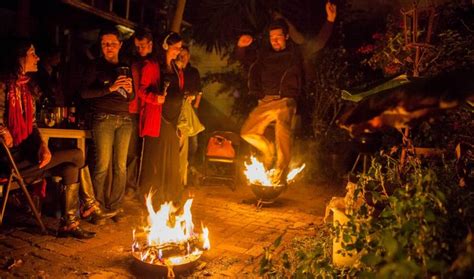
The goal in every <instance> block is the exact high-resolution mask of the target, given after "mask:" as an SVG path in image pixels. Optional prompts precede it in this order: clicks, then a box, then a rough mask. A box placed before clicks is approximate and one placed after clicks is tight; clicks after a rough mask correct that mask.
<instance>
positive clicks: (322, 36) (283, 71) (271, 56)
mask: <svg viewBox="0 0 474 279" xmlns="http://www.w3.org/2000/svg"><path fill="white" fill-rule="evenodd" d="M332 28H333V23H330V22H328V21H326V23H325V24H324V26H323V27H322V28H321V31H320V32H319V34H318V36H316V37H315V38H309V39H307V40H306V42H305V43H304V44H303V45H296V44H295V43H293V42H292V41H291V40H288V41H287V47H286V48H285V50H283V51H280V52H275V51H274V50H273V49H271V48H270V47H266V48H260V49H257V48H255V46H254V44H252V45H251V46H249V47H246V48H239V47H236V49H235V58H236V59H237V60H238V61H239V62H240V63H241V64H242V65H243V66H244V67H246V68H248V71H249V77H248V87H249V93H250V94H255V95H256V96H258V97H260V98H262V97H264V96H265V95H280V96H281V97H291V98H297V97H298V95H299V94H300V92H301V90H302V84H303V83H304V80H305V79H308V78H309V77H310V76H311V73H310V67H309V63H308V59H307V58H310V57H312V56H314V54H315V53H316V52H318V51H319V50H320V49H322V48H323V47H324V46H325V44H326V42H327V41H328V39H329V36H330V35H331V32H332ZM267 45H268V44H267ZM303 57H304V58H306V59H305V60H304V59H303Z"/></svg>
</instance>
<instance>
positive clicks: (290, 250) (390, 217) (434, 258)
mask: <svg viewBox="0 0 474 279" xmlns="http://www.w3.org/2000/svg"><path fill="white" fill-rule="evenodd" d="M361 196H362V197H364V199H365V200H366V202H365V203H363V204H362V205H361V206H360V207H355V208H352V210H348V211H346V213H347V216H348V218H349V221H348V222H347V223H346V224H336V225H335V226H334V229H331V228H330V227H329V226H328V225H324V226H319V227H316V229H317V230H318V231H317V232H318V234H317V235H316V236H314V237H312V238H307V239H303V240H301V239H296V240H295V242H294V243H296V245H292V246H290V247H286V248H287V249H285V250H284V252H283V253H282V254H281V257H280V259H279V260H278V261H277V260H274V261H273V262H272V266H271V268H270V269H265V268H264V269H262V270H263V271H264V273H265V274H270V273H272V274H273V275H274V276H275V277H280V276H283V277H288V276H289V275H291V276H292V277H294V278H301V277H305V278H313V277H340V276H350V277H354V276H357V277H363V278H393V277H395V278H417V277H423V278H426V277H431V276H439V275H441V276H449V277H451V276H466V275H469V274H472V272H473V271H474V270H473V267H474V251H473V250H474V249H473V248H472V247H473V239H472V232H471V229H472V228H471V227H470V226H472V224H473V223H474V208H473V205H472V204H473V201H474V193H472V190H471V189H466V188H460V187H459V186H458V185H457V179H456V177H455V174H454V172H453V165H452V162H446V163H445V164H435V165H432V164H422V163H421V162H420V161H419V160H416V159H412V160H410V161H409V163H407V164H406V165H405V166H403V167H402V166H400V165H399V163H398V161H397V160H395V159H393V158H391V157H388V156H382V157H380V158H379V159H378V160H374V162H373V164H372V167H371V169H370V170H369V172H368V173H367V174H366V175H362V176H361V177H360V180H359V181H358V184H357V187H356V190H355V195H354V200H357V199H358V198H359V197H361ZM351 211H352V213H350V212H351ZM336 235H339V236H341V237H342V239H344V243H345V245H343V246H342V247H343V250H342V251H341V253H343V254H349V253H351V254H354V253H360V255H361V258H360V260H359V261H357V262H356V264H354V265H352V266H350V267H346V268H337V267H335V266H333V265H332V264H331V255H330V252H329V251H330V250H329V249H330V244H329V243H330V242H331V239H332V238H333V237H335V236H336ZM267 258H268V255H267ZM470 272H471V273H470Z"/></svg>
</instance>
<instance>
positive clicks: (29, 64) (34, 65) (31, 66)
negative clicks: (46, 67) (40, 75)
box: [20, 45, 40, 74]
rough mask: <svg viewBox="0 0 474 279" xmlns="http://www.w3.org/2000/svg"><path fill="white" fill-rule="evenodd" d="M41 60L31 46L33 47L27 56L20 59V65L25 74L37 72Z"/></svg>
mask: <svg viewBox="0 0 474 279" xmlns="http://www.w3.org/2000/svg"><path fill="white" fill-rule="evenodd" d="M39 60H40V58H39V57H38V55H36V52H35V47H34V46H33V45H31V47H30V48H29V49H28V50H27V51H26V54H25V56H24V57H21V58H20V65H21V69H22V72H23V74H26V73H30V72H37V71H38V61H39Z"/></svg>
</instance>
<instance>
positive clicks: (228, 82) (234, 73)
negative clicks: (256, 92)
mask: <svg viewBox="0 0 474 279" xmlns="http://www.w3.org/2000/svg"><path fill="white" fill-rule="evenodd" d="M246 80H247V76H246V73H245V71H243V70H241V69H236V70H229V71H226V72H218V73H208V74H206V75H205V76H204V77H203V78H202V82H203V84H209V83H213V82H219V83H220V84H221V87H219V90H218V91H217V92H216V94H218V95H219V94H225V93H227V94H229V93H230V94H231V95H232V96H233V97H234V104H233V106H232V115H233V116H234V117H236V118H238V119H244V118H245V117H247V116H248V114H249V113H250V111H251V110H252V108H254V107H255V106H256V105H257V99H256V97H254V96H251V95H249V94H248V89H247V83H246Z"/></svg>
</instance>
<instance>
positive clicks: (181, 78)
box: [178, 69, 184, 91]
mask: <svg viewBox="0 0 474 279" xmlns="http://www.w3.org/2000/svg"><path fill="white" fill-rule="evenodd" d="M178 82H179V90H181V91H182V90H183V88H184V71H183V69H179V70H178Z"/></svg>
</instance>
